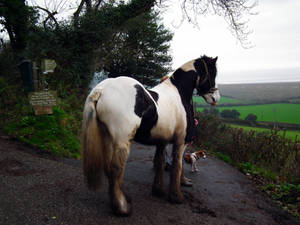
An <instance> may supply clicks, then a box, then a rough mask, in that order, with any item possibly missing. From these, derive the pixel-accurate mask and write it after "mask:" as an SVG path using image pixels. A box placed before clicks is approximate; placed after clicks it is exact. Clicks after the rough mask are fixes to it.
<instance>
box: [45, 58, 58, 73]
mask: <svg viewBox="0 0 300 225" xmlns="http://www.w3.org/2000/svg"><path fill="white" fill-rule="evenodd" d="M55 67H56V62H55V60H53V59H43V60H42V71H43V73H44V74H47V73H53V72H54V70H55Z"/></svg>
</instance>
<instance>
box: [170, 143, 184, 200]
mask: <svg viewBox="0 0 300 225" xmlns="http://www.w3.org/2000/svg"><path fill="white" fill-rule="evenodd" d="M184 149H185V145H184V144H179V145H178V144H174V145H173V152H172V155H173V162H172V168H171V175H170V176H171V179H170V191H169V200H170V202H172V203H182V202H183V200H184V197H183V195H182V193H181V187H180V178H181V173H182V172H183V171H182V157H183V152H184Z"/></svg>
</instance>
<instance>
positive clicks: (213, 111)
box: [203, 107, 257, 122]
mask: <svg viewBox="0 0 300 225" xmlns="http://www.w3.org/2000/svg"><path fill="white" fill-rule="evenodd" d="M203 113H204V114H206V115H208V114H209V115H213V116H216V117H222V118H224V119H239V117H240V115H241V114H240V113H239V112H238V111H237V110H236V109H232V110H230V109H224V110H222V111H221V112H219V110H218V109H217V108H215V107H210V108H205V109H204V110H203ZM245 120H246V121H253V122H254V121H256V120H257V116H256V115H255V114H253V113H249V114H248V115H247V116H246V117H245Z"/></svg>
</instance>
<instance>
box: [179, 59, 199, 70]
mask: <svg viewBox="0 0 300 225" xmlns="http://www.w3.org/2000/svg"><path fill="white" fill-rule="evenodd" d="M194 62H195V60H191V61H189V62H187V63H185V64H183V65H182V66H181V67H180V68H181V69H182V70H183V71H184V72H188V71H191V70H194V71H195V72H197V71H196V69H195V66H194Z"/></svg>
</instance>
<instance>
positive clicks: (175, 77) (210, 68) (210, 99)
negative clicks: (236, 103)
mask: <svg viewBox="0 0 300 225" xmlns="http://www.w3.org/2000/svg"><path fill="white" fill-rule="evenodd" d="M217 59H218V57H216V58H210V57H207V56H202V57H201V58H198V59H194V60H191V61H189V62H187V63H185V64H184V65H182V66H181V67H180V68H178V69H177V70H176V71H175V72H174V73H173V74H172V76H170V79H171V82H172V83H173V84H174V85H175V86H176V87H177V88H178V90H179V92H180V94H181V95H182V96H184V98H186V99H189V98H192V94H193V90H194V89H195V88H196V89H197V91H198V95H200V96H202V97H203V98H204V99H205V101H206V102H207V103H209V104H211V105H216V104H217V102H218V101H219V99H220V93H219V90H218V88H217V84H216V76H217V67H216V62H217Z"/></svg>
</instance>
